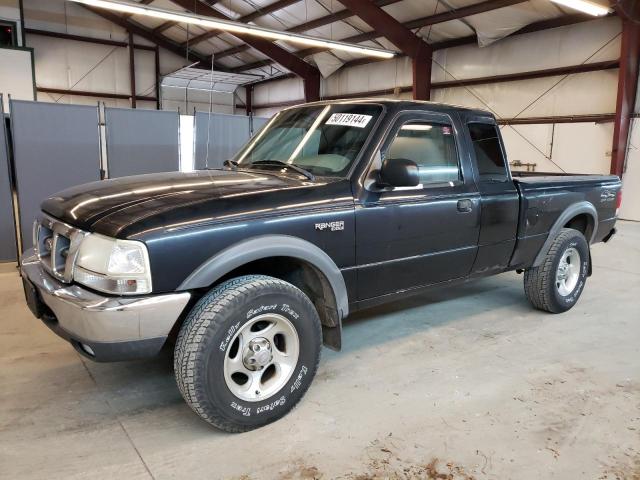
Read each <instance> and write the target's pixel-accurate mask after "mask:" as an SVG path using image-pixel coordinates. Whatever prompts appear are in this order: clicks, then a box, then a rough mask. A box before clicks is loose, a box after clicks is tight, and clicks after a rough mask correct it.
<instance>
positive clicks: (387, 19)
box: [339, 0, 433, 100]
mask: <svg viewBox="0 0 640 480" xmlns="http://www.w3.org/2000/svg"><path fill="white" fill-rule="evenodd" d="M339 1H340V3H342V4H343V5H344V6H345V7H347V8H348V9H349V10H351V11H352V12H353V13H355V14H356V15H357V16H358V17H359V18H360V19H362V20H364V22H365V23H367V24H368V25H369V26H370V27H371V28H373V30H374V31H375V32H378V33H380V34H382V36H383V37H384V38H386V39H387V40H389V41H390V42H391V43H393V44H394V45H395V46H396V47H398V48H399V49H400V51H401V52H402V53H404V54H405V55H406V56H407V57H410V58H411V59H412V64H413V84H412V89H413V90H412V91H413V98H414V99H415V100H429V95H430V91H431V54H432V53H433V51H432V48H431V46H430V45H429V44H428V43H427V42H425V41H424V39H422V38H421V37H419V36H418V35H416V34H415V33H413V31H411V30H410V29H409V28H407V27H406V26H404V25H403V24H402V23H400V22H399V21H398V20H396V19H395V18H394V17H392V16H391V15H390V14H389V13H387V12H385V11H384V10H383V9H382V8H380V7H378V6H376V5H374V4H373V3H371V1H370V0H339Z"/></svg>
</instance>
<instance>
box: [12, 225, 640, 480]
mask: <svg viewBox="0 0 640 480" xmlns="http://www.w3.org/2000/svg"><path fill="white" fill-rule="evenodd" d="M639 245H640V224H638V223H622V222H621V223H620V229H619V235H618V236H616V237H615V238H614V240H613V241H612V242H611V243H609V244H608V245H604V244H599V245H596V246H595V247H594V248H593V258H594V265H595V267H594V269H595V274H594V276H593V277H592V278H590V279H589V281H588V283H587V287H586V289H585V291H584V294H583V295H582V298H581V300H580V302H579V303H578V305H577V306H576V307H575V308H574V309H573V310H571V311H570V312H568V313H565V314H563V315H549V314H545V313H542V312H538V311H535V310H533V309H532V308H530V306H529V304H528V303H527V300H526V299H525V297H524V294H523V289H522V277H521V276H519V275H516V274H515V273H513V274H511V273H510V274H504V275H500V276H497V277H493V278H488V279H484V280H481V281H478V282H475V283H470V284H467V285H464V286H459V287H455V288H451V289H448V290H441V291H436V292H433V293H429V294H427V295H422V296H420V297H415V298H412V299H410V300H406V301H403V302H398V303H395V304H392V305H388V306H385V307H382V308H377V309H375V310H372V311H369V312H366V313H362V314H359V315H357V316H354V317H353V318H352V319H350V320H349V321H348V322H347V324H346V326H345V330H344V341H343V343H344V345H345V348H344V351H342V352H341V353H339V354H337V353H334V352H330V351H328V350H325V351H324V352H323V360H322V362H321V366H320V371H319V373H318V376H317V377H316V380H315V382H314V384H313V385H312V387H311V389H310V391H309V393H308V394H307V396H306V397H305V399H304V400H303V401H302V402H301V404H300V405H299V407H298V408H296V409H295V410H294V411H293V412H292V413H291V414H290V415H289V416H287V417H285V418H284V419H283V420H281V421H280V422H277V423H275V424H273V425H270V426H267V427H265V428H262V429H260V430H257V431H254V432H249V433H246V434H242V435H229V434H225V433H222V432H219V431H216V430H215V429H213V428H211V427H209V426H208V425H207V424H205V423H204V422H203V421H201V420H200V419H199V418H198V417H197V416H196V415H195V414H193V413H192V412H191V410H190V409H189V408H188V407H187V406H186V405H185V404H184V403H183V401H182V399H181V397H180V394H179V392H178V389H177V388H176V386H175V383H174V379H173V373H172V369H171V358H170V356H169V355H167V356H165V357H161V358H159V359H157V360H154V361H145V362H132V363H120V364H95V363H92V362H89V361H86V360H83V359H81V358H80V357H79V356H78V355H77V354H76V353H75V352H74V351H73V349H72V348H71V347H70V346H68V345H67V344H66V343H64V342H63V341H62V340H59V339H58V338H57V337H55V336H54V335H53V334H52V333H51V332H49V330H48V329H46V328H45V327H44V326H43V325H41V324H40V322H39V321H38V320H36V319H34V318H33V317H32V316H31V315H30V313H29V312H28V310H27V307H26V306H25V305H24V303H23V300H22V291H21V287H20V282H19V279H18V276H17V275H16V274H14V273H13V274H2V275H0V478H2V479H17V478H20V479H30V478H47V479H53V478H65V479H69V478H83V479H84V478H120V479H129V478H149V477H151V478H156V479H163V478H190V479H195V478H208V479H213V478H239V479H244V480H248V479H260V478H276V479H302V478H324V479H328V478H341V479H347V480H349V479H351V480H355V479H363V480H364V479H369V478H398V479H408V478H425V479H435V478H452V479H467V480H469V479H471V478H474V479H484V478H487V479H501V480H502V479H509V478H511V479H517V480H526V479H541V478H545V479H546V478H557V479H563V480H567V479H577V478H581V479H582V478H585V479H623V478H624V479H636V480H637V479H639V478H640V301H639V296H640V247H639ZM440 474H447V475H448V474H451V476H447V475H440Z"/></svg>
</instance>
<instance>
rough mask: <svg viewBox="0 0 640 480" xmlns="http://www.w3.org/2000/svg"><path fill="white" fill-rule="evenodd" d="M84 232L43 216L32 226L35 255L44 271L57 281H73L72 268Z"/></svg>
mask: <svg viewBox="0 0 640 480" xmlns="http://www.w3.org/2000/svg"><path fill="white" fill-rule="evenodd" d="M85 235H86V233H85V232H83V231H82V230H79V229H77V228H75V227H72V226H71V225H67V224H66V223H64V222H61V221H59V220H56V219H54V218H51V217H48V216H45V217H42V218H41V219H39V220H36V222H35V224H34V231H33V240H34V248H35V249H36V254H37V255H38V258H39V259H40V263H42V266H43V267H44V269H45V270H47V271H48V272H49V273H50V274H51V275H53V276H54V277H56V278H57V279H59V280H61V281H63V282H65V283H69V282H71V280H73V266H74V263H75V260H76V256H77V254H78V248H79V247H80V242H81V241H82V238H83V237H84V236H85Z"/></svg>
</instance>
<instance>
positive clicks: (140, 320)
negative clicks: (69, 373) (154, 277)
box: [20, 250, 191, 362]
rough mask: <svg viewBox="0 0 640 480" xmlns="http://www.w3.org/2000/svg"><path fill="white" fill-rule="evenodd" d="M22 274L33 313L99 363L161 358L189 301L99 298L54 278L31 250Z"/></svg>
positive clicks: (184, 297) (179, 296)
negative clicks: (164, 347) (161, 350)
mask: <svg viewBox="0 0 640 480" xmlns="http://www.w3.org/2000/svg"><path fill="white" fill-rule="evenodd" d="M20 273H21V275H22V278H23V284H24V290H25V298H26V300H27V303H28V305H29V308H30V309H31V311H32V312H33V314H34V315H35V316H36V317H37V318H40V319H42V321H43V322H44V323H45V325H47V326H48V327H49V328H50V329H51V330H53V331H54V332H55V333H56V334H57V335H59V336H60V337H62V338H64V339H65V340H67V341H69V342H70V343H71V344H72V345H73V346H74V348H76V350H78V351H79V352H80V353H82V354H83V355H85V356H87V357H89V358H91V359H92V360H96V361H105V362H106V361H117V360H130V359H136V358H144V357H150V356H153V355H155V354H157V353H158V352H159V351H160V349H161V348H162V346H163V345H164V343H165V341H166V339H167V336H168V335H169V332H170V331H171V329H172V328H173V326H174V324H175V322H176V321H177V320H178V318H179V317H180V314H181V313H182V311H183V310H184V308H185V307H186V305H187V303H188V302H189V299H190V297H191V294H190V293H187V292H182V293H173V294H166V295H147V296H143V297H109V296H103V295H99V294H97V293H94V292H92V291H90V290H87V289H84V288H81V287H79V286H78V285H69V284H64V283H61V282H59V281H58V280H56V279H54V278H53V277H52V276H51V275H49V274H48V273H47V272H46V271H45V270H44V269H43V268H42V266H41V264H40V262H39V261H38V259H37V257H36V256H35V255H34V254H33V250H29V251H27V252H25V255H24V256H23V257H22V259H21V261H20Z"/></svg>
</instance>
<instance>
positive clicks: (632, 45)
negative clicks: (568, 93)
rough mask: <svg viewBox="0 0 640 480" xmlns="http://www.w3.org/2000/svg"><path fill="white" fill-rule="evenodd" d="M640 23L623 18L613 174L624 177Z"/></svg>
mask: <svg viewBox="0 0 640 480" xmlns="http://www.w3.org/2000/svg"><path fill="white" fill-rule="evenodd" d="M639 63H640V24H639V23H637V22H636V21H633V20H631V19H629V17H627V16H625V17H624V18H623V20H622V42H621V44H620V70H619V72H618V96H617V99H616V114H615V123H614V125H613V148H612V149H611V170H610V171H611V173H612V174H613V175H618V176H619V177H622V174H623V172H624V167H625V161H626V158H627V150H628V145H629V134H630V130H631V116H632V114H633V109H634V107H635V104H636V92H637V90H638V73H639V72H640V65H639Z"/></svg>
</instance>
